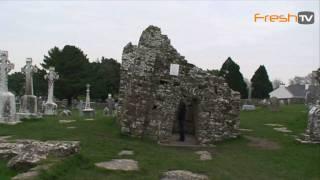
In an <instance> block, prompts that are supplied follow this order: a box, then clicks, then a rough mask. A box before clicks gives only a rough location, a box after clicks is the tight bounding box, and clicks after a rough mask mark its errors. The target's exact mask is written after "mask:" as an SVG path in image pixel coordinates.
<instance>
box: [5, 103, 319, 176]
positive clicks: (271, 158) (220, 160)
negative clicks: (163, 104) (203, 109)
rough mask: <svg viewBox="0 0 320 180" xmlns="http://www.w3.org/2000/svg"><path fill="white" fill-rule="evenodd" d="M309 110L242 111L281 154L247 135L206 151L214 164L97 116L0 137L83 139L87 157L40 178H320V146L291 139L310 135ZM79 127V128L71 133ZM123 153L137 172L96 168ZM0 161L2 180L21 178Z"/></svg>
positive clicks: (28, 126) (44, 123)
mask: <svg viewBox="0 0 320 180" xmlns="http://www.w3.org/2000/svg"><path fill="white" fill-rule="evenodd" d="M58 119H75V120H77V121H76V122H73V123H68V124H59V123H58ZM266 123H278V124H283V125H284V126H286V127H287V128H288V129H290V130H292V131H293V132H292V133H287V134H288V135H285V133H281V132H277V131H275V130H273V128H272V127H269V126H265V125H264V124H266ZM306 124H307V111H306V109H305V107H304V106H303V105H292V106H286V107H283V108H282V109H281V111H279V112H270V111H269V110H268V109H258V110H257V111H254V112H241V125H240V126H241V128H246V129H252V130H253V131H252V132H243V133H242V134H243V135H248V136H252V137H257V138H263V139H267V140H270V141H273V142H275V143H277V144H278V145H279V147H280V148H278V149H275V150H270V149H264V148H257V147H252V146H248V143H249V140H248V139H246V138H245V137H244V136H243V135H242V136H241V137H239V138H238V139H235V140H229V141H225V142H223V143H219V144H217V145H216V147H213V148H200V149H204V150H208V151H210V152H212V154H213V159H212V160H211V161H200V160H199V155H196V154H195V153H194V152H195V151H196V150H197V149H194V148H193V149H192V148H173V147H162V146H159V145H157V144H156V143H155V142H152V141H149V140H139V139H134V138H130V137H126V136H122V135H120V133H119V127H118V125H117V122H116V120H115V119H108V118H105V117H103V116H102V115H101V112H99V113H98V114H97V117H96V118H95V120H94V121H84V120H83V119H82V118H81V117H78V116H76V115H75V116H73V117H68V118H56V117H53V118H45V119H40V120H28V121H26V122H23V123H21V124H18V125H16V126H9V125H0V135H1V136H2V135H12V136H13V138H30V139H38V140H79V141H80V142H81V152H80V154H78V155H74V156H71V157H69V158H67V159H64V160H63V161H59V162H57V163H56V164H55V166H53V167H52V168H51V169H50V171H48V172H43V173H42V174H41V176H40V177H39V178H40V179H64V180H84V179H88V180H89V179H90V180H91V179H94V180H99V179H108V180H109V179H110V180H113V179H114V180H119V179H146V180H153V179H155V180H156V179H159V177H160V175H161V173H162V172H165V171H167V170H172V169H185V170H190V171H192V172H196V173H203V174H206V175H208V176H209V177H210V179H255V180H256V179H266V180H270V179H290V180H292V179H307V180H309V179H314V180H316V179H320V146H319V145H306V144H299V143H298V142H296V141H295V140H294V138H293V137H292V136H291V135H299V134H300V133H302V132H303V131H304V130H305V127H306ZM67 126H75V127H77V128H76V129H67V128H66V127H67ZM123 149H131V150H134V152H135V155H134V156H130V157H127V158H132V159H134V160H137V161H138V162H139V166H140V170H139V171H137V172H113V171H107V170H103V169H99V168H96V167H95V166H94V163H96V162H101V161H107V160H111V159H115V158H120V157H119V156H118V155H117V154H118V152H120V151H121V150H123ZM16 174H17V172H14V171H12V170H10V169H8V168H7V167H6V162H4V161H0V180H5V179H10V177H12V176H14V175H16Z"/></svg>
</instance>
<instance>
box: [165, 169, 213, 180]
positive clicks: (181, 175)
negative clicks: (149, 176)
mask: <svg viewBox="0 0 320 180" xmlns="http://www.w3.org/2000/svg"><path fill="white" fill-rule="evenodd" d="M160 180H209V178H208V176H206V175H202V174H196V173H192V172H190V171H185V170H173V171H168V172H165V173H164V174H163V175H162V177H161V179H160Z"/></svg>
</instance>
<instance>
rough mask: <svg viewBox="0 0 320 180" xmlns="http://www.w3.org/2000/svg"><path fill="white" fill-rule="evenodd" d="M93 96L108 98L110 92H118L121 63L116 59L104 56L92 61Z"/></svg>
mask: <svg viewBox="0 0 320 180" xmlns="http://www.w3.org/2000/svg"><path fill="white" fill-rule="evenodd" d="M90 69H91V72H90V75H91V76H90V79H91V80H90V82H92V84H91V85H92V91H91V92H92V93H91V94H92V98H95V99H102V100H104V99H106V98H107V96H108V94H109V93H110V94H113V95H114V94H117V93H118V91H119V83H120V64H119V63H118V62H117V61H116V60H114V59H112V58H111V59H107V58H104V57H102V58H101V61H100V62H99V61H97V62H92V63H90Z"/></svg>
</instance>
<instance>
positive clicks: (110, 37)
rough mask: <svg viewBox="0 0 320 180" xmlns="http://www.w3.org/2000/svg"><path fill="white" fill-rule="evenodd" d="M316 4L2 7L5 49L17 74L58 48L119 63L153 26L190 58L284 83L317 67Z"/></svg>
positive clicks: (0, 41)
mask: <svg viewBox="0 0 320 180" xmlns="http://www.w3.org/2000/svg"><path fill="white" fill-rule="evenodd" d="M319 6H320V5H319V1H317V0H315V1H312V0H304V1H289V0H288V1H275V0H274V1H262V0H257V1H249V0H247V1H245V0H243V1H240V0H239V1H151V2H150V1H118V2H116V1H93V2H92V1H61V0H60V1H58V2H57V1H56V2H54V1H41V2H40V1H11V2H9V1H0V8H1V10H0V22H1V26H0V49H1V50H7V51H9V59H10V60H11V62H13V63H14V64H15V65H16V67H15V71H20V69H21V67H22V66H23V65H24V64H25V58H26V57H32V58H33V60H34V62H35V63H36V64H39V63H40V62H42V60H43V56H44V55H45V54H47V52H48V50H49V49H51V48H53V47H54V46H58V47H59V48H62V47H63V46H64V45H66V44H69V45H76V46H78V47H80V48H81V49H82V50H83V51H84V52H85V53H86V54H87V55H88V57H89V58H90V60H91V61H94V60H96V59H97V58H100V57H101V56H104V57H112V58H115V59H117V60H118V61H121V54H122V49H123V47H124V46H125V45H126V44H127V43H128V42H130V41H131V42H133V43H134V44H137V41H138V39H139V37H140V34H141V32H142V31H143V30H144V29H145V28H146V27H147V26H148V25H151V24H152V25H155V26H158V27H160V28H161V30H162V32H163V34H166V35H168V37H169V38H170V39H171V42H172V44H173V46H174V47H175V48H176V49H177V50H178V51H179V52H180V53H181V54H182V55H184V56H185V57H186V59H187V60H188V61H189V62H191V63H193V64H195V65H197V66H199V67H201V68H204V69H213V68H214V69H220V67H221V65H222V63H223V62H224V61H225V60H226V59H227V57H228V56H231V58H232V59H233V60H234V61H236V62H237V63H238V64H239V65H240V67H241V72H242V73H243V74H244V76H245V77H246V78H251V77H252V75H253V73H254V71H255V70H256V69H257V68H258V66H259V65H261V64H263V65H265V66H266V68H267V70H268V73H269V76H270V79H271V80H273V79H274V78H280V79H281V80H283V81H285V82H287V80H288V79H289V78H292V77H293V76H295V75H300V76H303V75H306V74H308V73H310V72H311V71H312V70H315V69H316V68H317V67H318V66H319V29H320V28H319ZM299 11H313V12H315V15H316V19H315V24H313V25H300V24H297V23H293V22H292V23H289V24H287V23H286V24H281V23H255V22H254V21H253V16H254V14H255V13H261V14H271V13H274V14H287V13H288V12H290V13H297V12H299Z"/></svg>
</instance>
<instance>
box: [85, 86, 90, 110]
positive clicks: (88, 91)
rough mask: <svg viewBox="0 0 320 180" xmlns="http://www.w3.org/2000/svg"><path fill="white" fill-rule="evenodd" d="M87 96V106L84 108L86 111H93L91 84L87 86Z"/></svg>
mask: <svg viewBox="0 0 320 180" xmlns="http://www.w3.org/2000/svg"><path fill="white" fill-rule="evenodd" d="M86 86H87V95H86V104H85V106H84V109H85V110H88V109H91V107H90V84H87V85H86Z"/></svg>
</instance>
